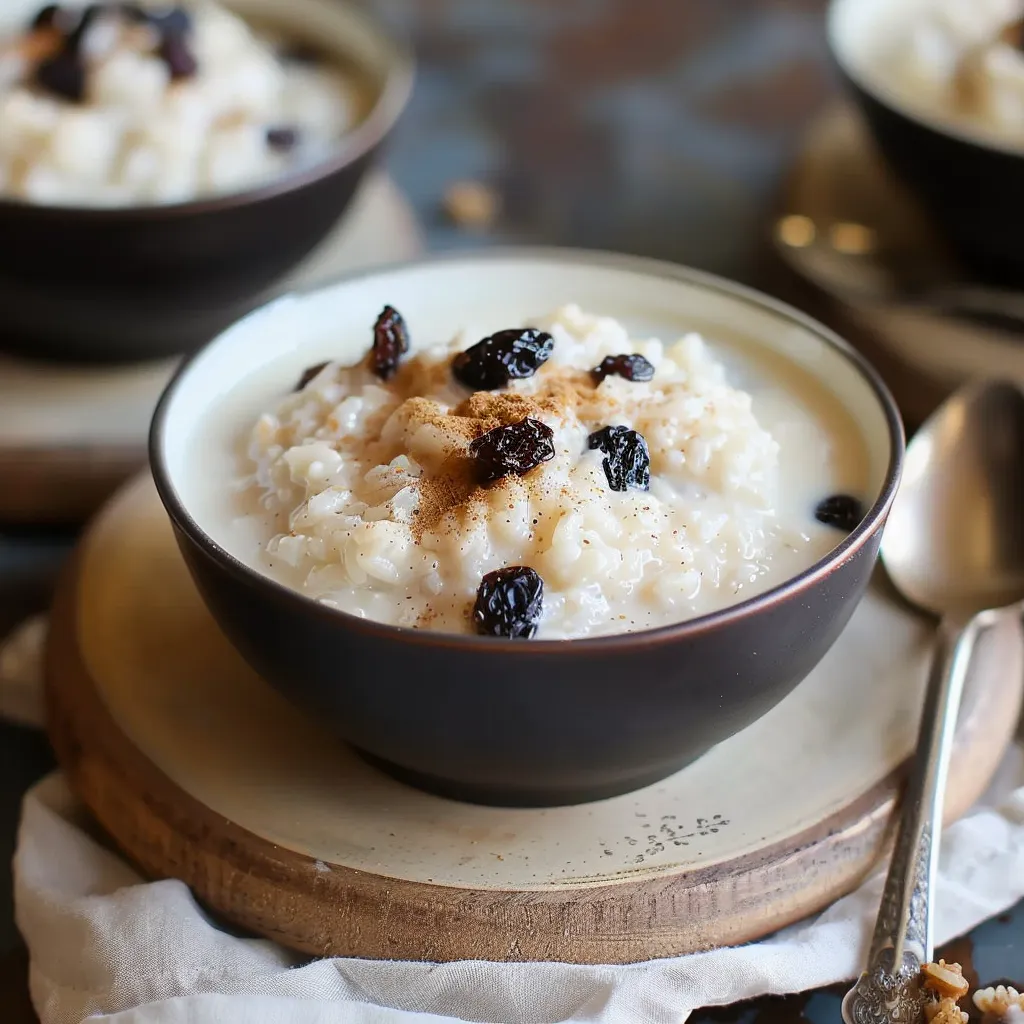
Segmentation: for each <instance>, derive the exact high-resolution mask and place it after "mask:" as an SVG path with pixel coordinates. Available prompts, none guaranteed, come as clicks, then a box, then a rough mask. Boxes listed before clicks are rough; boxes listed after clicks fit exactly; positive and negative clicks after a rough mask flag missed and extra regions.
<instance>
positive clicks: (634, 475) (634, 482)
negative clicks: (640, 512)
mask: <svg viewBox="0 0 1024 1024" xmlns="http://www.w3.org/2000/svg"><path fill="white" fill-rule="evenodd" d="M587 444H588V446H589V447H590V448H591V449H592V450H593V449H595V448H596V449H599V450H600V451H602V452H604V459H603V460H602V462H601V465H602V466H604V475H605V476H606V477H608V486H609V487H610V488H611V489H612V490H613V491H625V490H628V489H629V488H630V487H636V488H637V489H638V490H641V491H646V490H647V489H648V488H649V487H650V485H651V456H650V454H649V453H648V451H647V442H646V441H645V440H644V438H643V435H642V434H638V433H637V432H636V431H635V430H630V429H629V427H603V428H602V429H601V430H596V431H594V433H593V434H591V435H590V437H589V438H588V439H587Z"/></svg>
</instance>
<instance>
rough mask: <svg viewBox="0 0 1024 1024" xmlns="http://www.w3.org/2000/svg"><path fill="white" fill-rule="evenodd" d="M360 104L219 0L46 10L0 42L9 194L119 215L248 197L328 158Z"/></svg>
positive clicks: (1, 153) (341, 80)
mask: <svg viewBox="0 0 1024 1024" xmlns="http://www.w3.org/2000/svg"><path fill="white" fill-rule="evenodd" d="M18 6H21V5H20V4H19V5H18ZM10 17H11V16H10V14H9V13H5V14H4V15H0V18H3V20H4V21H5V22H6V27H7V28H8V30H10V28H11V26H10ZM362 103H363V99H362V92H361V90H360V89H359V88H358V87H357V84H356V82H355V80H354V78H353V77H352V76H350V75H348V74H346V73H345V72H344V71H343V70H342V69H341V68H340V67H336V66H333V65H332V64H331V63H330V62H329V61H327V60H326V59H325V58H323V57H320V56H317V55H316V54H314V53H312V52H310V51H309V48H308V47H307V48H305V49H302V48H300V47H298V46H295V45H289V44H288V43H287V42H286V41H285V40H283V39H281V38H277V37H275V36H273V35H272V34H270V33H265V32H260V31H257V30H256V29H255V28H253V27H251V26H249V25H247V24H246V23H245V22H244V21H243V20H242V19H241V18H239V17H237V16H236V15H234V14H232V13H231V12H230V11H228V10H227V9H225V8H224V7H221V6H219V5H217V4H215V3H213V2H211V0H197V2H194V3H188V4H176V5H173V6H170V5H167V4H155V3H136V2H127V3H124V2H120V3H99V4H89V5H88V6H81V5H77V6H76V5H62V6H57V5H52V4H51V5H47V6H46V7H43V8H41V9H40V10H38V11H37V12H36V13H35V15H34V16H33V17H32V18H31V19H30V20H29V22H28V23H27V24H25V25H20V26H17V29H16V31H15V32H14V34H12V35H10V36H9V37H8V38H7V39H6V41H5V42H3V43H2V44H0V195H4V196H7V197H11V198H16V199H22V200H27V201H29V202H33V203H43V204H48V205H75V206H105V207H109V206H130V205H139V204H154V203H176V202H185V201H189V200H194V199H198V198H201V197H204V196H209V195H215V194H222V193H227V192H237V191H244V190H246V189H249V188H253V187H256V186H258V185H261V184H264V183H266V182H268V181H271V180H273V179H274V178H277V177H280V176H282V175H284V174H286V173H287V172H289V171H291V170H294V169H296V168H299V167H302V166H306V165H310V164H313V163H316V162H317V161H319V160H322V159H323V158H324V157H325V156H327V155H328V154H329V153H330V152H331V150H332V148H333V147H335V146H336V145H337V144H338V142H339V140H340V139H341V137H342V135H343V134H344V133H345V132H346V131H347V130H349V129H350V128H352V127H353V126H354V124H355V123H356V122H357V121H358V120H359V119H360V118H361V116H362V111H361V106H362Z"/></svg>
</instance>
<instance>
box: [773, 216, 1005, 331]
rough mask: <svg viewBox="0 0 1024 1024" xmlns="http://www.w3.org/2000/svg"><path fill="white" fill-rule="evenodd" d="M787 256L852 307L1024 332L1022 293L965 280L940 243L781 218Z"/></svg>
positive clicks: (779, 241)
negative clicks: (904, 241) (894, 309)
mask: <svg viewBox="0 0 1024 1024" xmlns="http://www.w3.org/2000/svg"><path fill="white" fill-rule="evenodd" d="M775 244H776V247H777V248H778V250H779V252H780V253H781V255H782V256H783V258H784V259H785V260H786V261H787V262H788V263H789V264H790V265H791V266H793V267H794V268H795V269H796V270H797V271H798V272H799V273H800V274H802V275H803V276H804V277H806V278H807V279H808V280H810V281H812V282H814V284H816V285H817V286H818V287H819V288H821V289H822V290H823V291H825V292H826V293H827V294H829V295H832V296H835V297H836V298H839V299H840V300H841V301H844V302H848V303H861V302H867V303H891V304H897V305H904V306H909V307H915V308H918V309H922V310H925V311H928V312H932V313H937V314H939V315H945V316H958V317H962V318H966V319H970V320H975V321H980V322H982V323H987V324H989V325H990V326H995V327H1001V328H1003V329H1008V330H1014V331H1024V293H1018V292H1015V291H1010V290H1007V289H1002V288H992V287H988V286H986V285H980V284H974V283H971V282H970V281H968V280H966V278H965V275H964V273H963V271H962V270H961V269H960V268H959V266H958V265H957V263H956V262H955V261H954V260H953V259H952V257H951V256H949V255H948V253H946V251H945V249H944V248H943V246H942V245H941V243H938V242H936V243H934V244H930V245H928V246H927V247H924V246H922V245H918V244H915V245H914V246H913V248H912V249H903V248H900V247H899V246H894V245H893V244H891V243H890V242H889V241H887V239H886V237H885V233H884V231H883V230H881V229H880V228H878V227H874V226H872V225H869V224H864V223H860V222H857V221H836V222H834V223H830V224H823V223H819V222H817V221H815V220H812V219H811V218H809V217H806V216H804V215H801V214H793V215H789V216H786V217H782V218H780V219H779V220H778V221H777V222H776V224H775Z"/></svg>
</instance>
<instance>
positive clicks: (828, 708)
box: [46, 477, 1024, 963]
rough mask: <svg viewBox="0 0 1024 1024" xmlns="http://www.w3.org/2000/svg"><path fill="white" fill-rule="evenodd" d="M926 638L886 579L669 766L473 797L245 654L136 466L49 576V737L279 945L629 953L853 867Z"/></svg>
mask: <svg viewBox="0 0 1024 1024" xmlns="http://www.w3.org/2000/svg"><path fill="white" fill-rule="evenodd" d="M931 640H932V625H931V624H930V623H929V622H927V621H923V620H922V619H920V618H918V617H917V616H915V615H914V614H911V613H910V612H909V611H908V610H907V609H906V608H905V607H904V606H903V605H901V604H900V603H899V602H898V600H897V599H896V598H895V597H894V596H893V595H892V594H891V593H890V592H889V591H888V590H887V589H886V587H885V586H884V585H883V584H882V583H881V582H878V583H876V584H874V585H873V587H872V589H871V591H870V592H869V595H868V596H867V597H866V598H865V600H864V601H863V602H862V604H861V606H860V607H859V608H858V610H857V612H856V614H855V615H854V618H853V620H852V622H851V624H850V626H849V627H848V629H847V631H846V632H845V633H844V635H843V636H842V637H841V638H840V640H839V641H838V643H837V644H836V646H835V647H834V648H833V650H832V651H831V652H830V653H829V655H828V656H827V658H826V659H825V661H824V662H823V663H822V665H821V666H820V667H819V668H818V669H817V670H816V671H815V672H814V673H812V675H811V676H810V677H808V679H807V680H806V681H805V682H804V683H803V684H801V686H799V687H798V688H797V689H796V690H795V691H794V692H793V693H792V694H791V695H790V696H789V697H788V698H787V699H786V700H785V701H783V702H782V703H781V704H780V705H778V706H777V707H776V708H775V709H774V710H772V711H771V712H769V713H768V714H767V715H765V716H764V717H763V718H762V719H761V720H759V721H758V722H756V723H755V724H754V725H752V726H751V727H750V728H748V729H747V730H745V731H744V732H742V733H740V734H739V735H737V736H735V737H733V738H732V739H730V740H728V741H727V742H725V743H722V744H721V745H720V746H718V747H716V748H715V749H714V750H712V751H711V752H710V753H708V754H707V755H706V756H705V757H703V758H701V759H700V760H699V761H697V762H696V763H694V764H692V765H690V766H689V767H687V768H686V769H684V770H683V771H681V772H679V773H678V774H676V775H675V776H673V777H672V778H670V779H667V780H665V781H664V782H662V783H659V784H657V785H654V786H650V787H648V788H646V789H643V790H640V791H638V792H636V793H633V794H629V795H626V796H622V797H616V798H614V799H611V800H604V801H600V802H596V803H591V804H585V805H581V806H576V807H564V808H546V809H539V810H531V809H504V808H490V807H480V806H474V805H469V804H461V803H457V802H454V801H450V800H445V799H442V798H440V797H436V796H432V795H429V794H426V793H422V792H420V791H418V790H415V789H412V788H409V787H407V786H404V785H402V784H401V783H399V782H396V781H394V780H393V779H391V778H389V777H387V776H385V775H383V774H381V773H380V772H378V771H376V770H375V769H373V768H372V767H370V766H369V765H368V764H366V763H365V762H364V761H362V760H361V759H360V758H358V757H357V756H356V755H354V754H353V753H352V752H351V751H349V750H348V749H347V748H346V747H345V746H344V745H343V744H341V743H340V742H338V741H337V740H336V739H335V738H334V737H333V736H332V735H330V734H329V733H327V732H326V731H325V730H324V729H322V728H321V726H320V724H319V723H318V722H316V721H314V720H312V719H310V718H307V717H305V716H304V715H302V714H300V713H299V712H298V711H297V710H295V709H293V708H292V707H291V706H290V705H289V704H288V703H286V702H285V700H284V699H283V698H281V697H280V696H278V695H277V693H275V692H274V691H272V690H271V689H270V688H269V687H268V686H266V685H265V684H264V683H263V682H262V681H261V680H260V679H259V678H258V677H257V676H256V675H254V674H253V673H252V672H251V671H250V670H249V669H248V668H247V667H246V666H245V664H244V663H243V662H242V660H241V659H240V657H239V656H238V655H237V654H236V653H235V652H234V650H233V649H232V648H231V647H230V645H229V644H228V643H227V641H226V640H225V639H224V638H223V637H222V635H221V634H220V633H219V632H218V630H217V628H216V626H215V625H214V623H213V622H212V620H211V618H210V616H209V615H208V613H207V612H206V610H205V607H204V606H203V605H202V603H201V601H200V599H199V597H198V595H197V593H196V591H195V590H194V588H193V585H192V583H191V581H190V578H189V576H188V573H187V571H186V569H185V567H184V565H183V563H182V561H181V558H180V556H179V554H178V551H177V549H176V547H175V544H174V540H173V538H172V535H171V531H170V528H169V526H168V524H167V521H166V518H165V516H164V514H163V510H162V509H161V507H160V505H159V502H158V500H157V498H156V494H155V491H154V488H153V486H152V483H151V481H150V480H149V479H148V477H146V478H143V479H139V480H137V481H136V482H134V483H133V484H131V485H130V486H129V487H128V488H127V489H126V490H124V491H123V492H122V493H121V494H120V495H119V496H118V497H117V498H116V499H115V500H114V502H113V503H112V504H111V505H110V506H109V507H108V508H107V509H106V510H105V511H104V513H103V514H102V515H101V516H100V517H99V519H98V520H97V521H96V522H95V524H94V525H93V527H92V528H91V530H90V532H89V534H88V535H87V537H86V539H85V540H84V542H83V544H82V546H81V548H80V550H79V552H78V554H77V557H76V559H75V561H74V563H73V566H72V568H71V569H70V571H69V572H68V574H67V576H66V577H65V579H64V580H63V583H62V585H61V587H60V589H59V595H58V598H57V601H56V605H55V608H54V612H53V619H52V625H51V629H50V641H49V648H48V652H47V666H46V676H47V693H48V703H49V713H50V733H51V737H52V739H53V743H54V746H55V748H56V751H57V754H58V757H59V759H60V761H61V763H62V765H63V767H64V769H65V770H66V772H67V773H68V776H69V778H70V781H71V784H72V786H73V787H74V789H75V790H76V791H77V793H78V794H79V795H80V797H81V798H82V800H83V801H84V802H85V804H86V805H87V806H88V807H89V808H90V809H91V810H92V812H93V813H94V814H95V816H96V817H97V819H98V820H99V822H100V823H101V824H102V825H103V826H104V827H105V828H106V830H107V831H108V832H109V833H110V835H111V836H112V837H113V839H114V841H115V842H116V843H117V845H118V846H120V847H121V848H122V849H123V850H124V851H125V853H126V854H127V855H128V856H129V857H130V859H131V860H133V861H134V862H135V863H136V864H137V865H138V866H139V867H140V868H141V869H142V871H143V872H144V873H146V874H148V875H149V876H151V877H154V878H162V877H167V876H171V877H174V878H179V879H182V880H183V881H185V882H186V883H188V884H189V885H190V886H191V887H192V888H193V890H194V891H195V893H196V895H197V896H198V898H199V899H200V900H201V901H203V902H204V903H205V904H206V905H208V906H209V907H211V908H212V909H213V910H214V911H216V912H217V913H218V914H219V915H221V916H222V917H223V918H224V919H226V920H228V921H230V922H233V923H234V924H235V925H238V926H241V927H243V928H246V929H250V930H252V931H254V932H256V933H259V934H260V935H264V936H267V937H269V938H272V939H275V940H277V941H279V942H281V943H283V944H284V945H286V946H290V947H292V948H294V949H297V950H301V951H305V952H308V953H313V954H319V955H327V954H330V955H344V956H359V957H373V958H394V959H420V960H431V961H447V960H456V959H472V958H483V959H492V960H513V961H515V960H566V961H574V962H579V963H626V962H634V961H640V960H645V959H649V958H653V957H663V956H668V955H672V954H679V953H684V952H689V951H693V950H697V949H703V948H708V947H712V946H716V945H721V944H727V943H737V942H743V941H746V940H750V939H755V938H757V937H759V936H762V935H765V934H767V933H768V932H771V931H773V930H775V929H777V928H779V927H780V926H782V925H786V924H788V923H790V922H793V921H795V920H797V919H798V918H800V917H803V916H805V915H806V914H808V913H810V912H812V911H815V910H818V909H820V908H821V907H823V906H825V905H826V904H828V903H829V902H830V901H832V900H834V899H835V898H836V897H837V896H839V895H841V894H843V893H845V892H847V891H848V890H850V889H851V888H852V887H854V886H855V885H856V884H857V883H858V882H859V881H860V879H861V878H862V877H863V876H864V874H865V872H867V871H868V870H869V869H870V868H871V867H872V866H873V865H874V864H875V863H876V861H877V860H878V858H879V857H880V855H881V854H882V851H883V849H884V846H885V842H886V839H887V836H888V828H889V823H890V818H891V815H892V810H893V806H894V801H895V799H896V796H897V792H898V788H899V783H900V779H901V777H902V771H903V764H904V761H905V759H906V758H907V756H908V754H909V752H910V750H911V748H912V746H913V743H914V734H915V731H916V719H917V716H918V709H919V707H920V702H921V695H922V691H923V685H924V677H925V672H926V668H927V663H928V659H929V653H930V646H931ZM1022 647H1024V640H1022V638H1021V630H1020V626H1019V624H1018V623H1017V622H1016V620H1013V621H1010V620H1007V621H1006V622H1004V623H1003V624H1002V625H1001V626H999V627H997V628H995V629H994V630H992V631H991V632H990V633H988V634H986V636H985V637H984V638H983V640H982V645H981V648H980V649H979V652H978V659H977V661H976V672H975V674H974V676H973V678H972V679H971V681H970V683H969V685H968V690H967V694H966V697H965V705H964V709H963V714H962V716H961V721H960V724H959V728H958V732H957V741H956V754H955V760H954V764H953V768H952V771H951V774H950V785H949V795H948V803H947V807H948V812H949V815H950V817H954V816H957V815H960V814H963V813H964V811H965V810H966V809H967V808H968V807H969V806H970V805H971V804H972V803H973V802H974V801H975V800H976V799H977V797H978V796H979V795H980V793H981V792H982V791H983V790H984V788H985V786H986V784H987V783H988V781H989V780H990V778H991V776H992V774H993V772H994V771H995V769H996V767H997V765H998V763H999V761H1000V760H1001V758H1002V755H1003V753H1004V751H1005V748H1006V746H1007V743H1008V742H1009V739H1010V736H1011V734H1012V732H1013V730H1014V727H1015V724H1016V721H1017V716H1018V713H1019V709H1020V702H1021V689H1022V680H1024V652H1022ZM481 685H486V681H485V680H482V681H481ZM624 685H628V681H625V680H624Z"/></svg>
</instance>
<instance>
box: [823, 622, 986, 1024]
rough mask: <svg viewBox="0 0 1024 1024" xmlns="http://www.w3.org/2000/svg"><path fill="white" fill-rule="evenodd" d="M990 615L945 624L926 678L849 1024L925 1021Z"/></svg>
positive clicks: (847, 1013) (847, 1004)
mask: <svg viewBox="0 0 1024 1024" xmlns="http://www.w3.org/2000/svg"><path fill="white" fill-rule="evenodd" d="M986 618H987V613H981V614H980V615H976V616H975V617H974V618H972V619H970V620H969V621H968V622H967V623H966V624H965V625H964V624H962V623H960V622H956V621H953V620H952V619H945V620H943V622H942V624H941V625H940V627H939V634H938V642H937V645H936V651H935V658H934V660H933V662H932V666H931V671H930V674H929V677H928V688H927V691H926V693H925V700H924V709H923V711H922V713H921V726H920V732H919V734H918V741H917V750H916V751H915V753H914V759H913V762H912V764H911V768H910V775H909V777H908V779H907V785H906V789H905V791H904V794H903V802H902V809H901V814H900V823H899V830H898V832H897V834H896V845H895V847H894V848H893V854H892V862H891V864H890V866H889V874H888V876H887V877H886V880H885V889H884V890H883V892H882V903H881V907H880V908H879V912H878V920H877V921H876V923H875V931H874V935H873V936H872V940H871V951H870V953H869V955H868V968H867V971H866V972H865V973H864V974H863V975H861V977H860V980H859V981H858V982H857V984H856V985H855V986H854V987H853V988H852V989H851V990H850V992H849V994H848V995H847V997H846V1000H844V1002H843V1018H844V1019H845V1020H846V1021H848V1022H851V1024H883V1022H884V1024H893V1022H897V1024H911V1022H915V1021H916V1020H917V1019H918V1017H919V1013H920V994H919V992H918V988H917V975H918V973H919V971H920V969H921V966H922V964H925V963H927V962H928V961H929V960H930V959H931V956H932V950H933V942H932V916H931V888H932V882H933V879H934V877H935V870H936V865H937V862H938V853H939V844H938V835H939V832H940V831H941V829H942V805H943V795H944V793H945V788H946V775H947V773H948V770H949V755H950V750H951V748H952V745H953V734H954V731H955V729H956V718H957V712H958V710H959V708H960V696H961V694H962V693H963V688H964V681H965V680H966V678H967V672H968V668H969V666H970V661H971V653H972V651H973V649H974V644H975V641H976V640H977V638H978V635H979V633H980V631H981V629H982V627H983V626H984V625H985V624H986Z"/></svg>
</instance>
